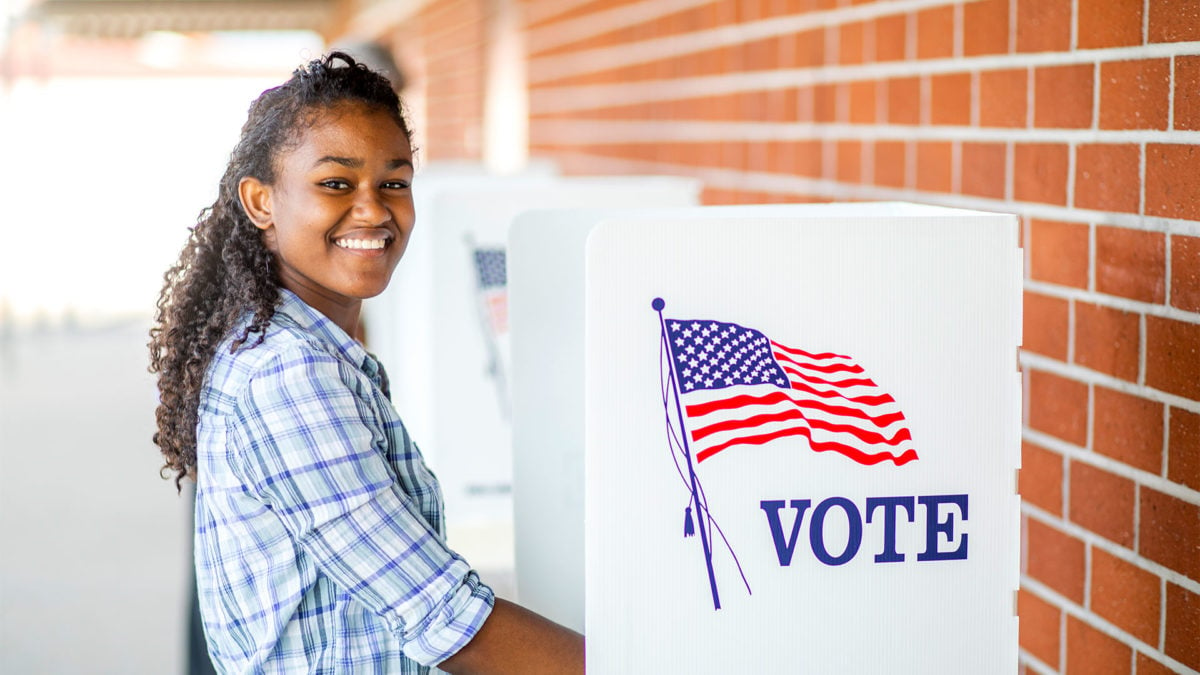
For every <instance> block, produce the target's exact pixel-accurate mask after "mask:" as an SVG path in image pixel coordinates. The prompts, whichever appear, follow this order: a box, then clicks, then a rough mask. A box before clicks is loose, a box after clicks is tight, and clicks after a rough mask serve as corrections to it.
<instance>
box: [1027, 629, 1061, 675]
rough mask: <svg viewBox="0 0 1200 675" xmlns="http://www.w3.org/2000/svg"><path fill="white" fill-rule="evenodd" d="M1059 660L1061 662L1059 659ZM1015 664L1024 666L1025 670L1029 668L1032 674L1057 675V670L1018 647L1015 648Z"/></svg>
mask: <svg viewBox="0 0 1200 675" xmlns="http://www.w3.org/2000/svg"><path fill="white" fill-rule="evenodd" d="M1060 637H1061V636H1060ZM1060 656H1061V655H1060ZM1059 660H1060V661H1061V659H1059ZM1017 662H1018V663H1020V664H1022V665H1024V666H1025V667H1026V668H1030V667H1031V668H1032V670H1033V671H1034V672H1036V673H1038V675H1058V670H1056V669H1054V668H1051V667H1050V666H1048V665H1046V664H1045V663H1044V662H1043V661H1042V660H1041V659H1039V658H1038V657H1036V656H1034V655H1033V654H1031V653H1030V652H1029V650H1027V649H1025V648H1024V647H1021V646H1020V645H1018V646H1017Z"/></svg>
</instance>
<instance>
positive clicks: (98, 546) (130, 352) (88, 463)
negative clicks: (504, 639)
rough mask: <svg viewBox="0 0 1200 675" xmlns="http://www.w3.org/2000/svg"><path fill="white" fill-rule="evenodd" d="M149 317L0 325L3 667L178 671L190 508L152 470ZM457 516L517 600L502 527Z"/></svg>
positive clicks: (463, 541) (469, 545) (492, 574)
mask: <svg viewBox="0 0 1200 675" xmlns="http://www.w3.org/2000/svg"><path fill="white" fill-rule="evenodd" d="M148 326H149V320H148V319H127V320H121V321H112V322H109V323H107V324H105V325H101V326H89V327H71V326H49V327H43V328H40V329H37V328H30V329H22V330H20V331H14V330H13V329H12V328H11V326H10V327H8V328H5V327H4V326H0V672H3V673H120V674H122V675H136V674H138V673H147V674H154V675H160V674H162V673H173V672H181V671H182V668H183V663H184V661H183V649H184V629H185V618H186V607H185V604H184V603H185V599H186V592H187V584H188V583H189V577H188V565H189V564H190V560H189V559H188V555H189V541H190V537H191V523H190V520H189V518H190V512H189V504H188V502H187V499H186V495H187V493H186V491H185V493H184V497H180V496H177V495H176V493H175V488H174V485H173V483H171V482H170V481H166V480H161V479H160V478H159V476H158V469H159V467H160V466H161V464H162V462H161V459H160V456H159V453H158V448H157V447H155V446H154V444H153V443H152V442H151V440H150V439H151V435H152V434H153V432H154V407H155V404H156V391H155V386H154V380H153V378H152V376H151V375H150V374H149V373H148V372H147V371H146V361H147V352H146V347H145V345H146V341H147V328H148ZM464 525H466V526H465V527H459V528H457V529H456V528H454V527H452V529H451V534H450V538H451V541H452V542H454V545H455V546H456V547H458V549H459V550H460V551H461V552H463V553H464V554H465V555H466V556H467V558H468V560H472V561H475V564H476V565H477V566H478V567H481V568H482V569H481V574H482V576H483V578H484V580H485V581H487V582H489V583H491V584H492V585H493V586H494V587H495V589H496V591H497V592H498V593H499V594H500V595H502V596H505V597H509V598H512V597H514V595H515V593H514V590H513V578H514V577H513V574H512V570H511V559H512V554H511V546H512V534H511V526H509V527H508V529H507V530H503V529H502V530H501V531H499V532H497V531H496V529H495V528H489V529H488V530H486V531H484V530H476V529H475V528H472V527H471V526H470V525H469V524H464Z"/></svg>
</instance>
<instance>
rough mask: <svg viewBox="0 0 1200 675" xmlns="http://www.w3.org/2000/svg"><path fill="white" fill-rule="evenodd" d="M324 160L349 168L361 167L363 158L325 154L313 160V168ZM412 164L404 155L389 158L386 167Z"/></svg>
mask: <svg viewBox="0 0 1200 675" xmlns="http://www.w3.org/2000/svg"><path fill="white" fill-rule="evenodd" d="M326 162H332V163H334V164H340V165H342V166H344V167H346V168H349V169H361V168H362V167H363V165H364V162H363V160H361V159H358V158H356V157H335V156H333V155H325V156H324V157H322V158H321V159H318V160H317V161H316V162H313V168H316V167H318V166H321V165H322V164H325V163H326ZM412 165H413V163H412V160H410V159H405V158H404V157H397V158H396V159H393V160H389V161H388V163H387V167H388V170H389V171H390V170H392V169H399V168H400V167H402V166H408V167H411V166H412Z"/></svg>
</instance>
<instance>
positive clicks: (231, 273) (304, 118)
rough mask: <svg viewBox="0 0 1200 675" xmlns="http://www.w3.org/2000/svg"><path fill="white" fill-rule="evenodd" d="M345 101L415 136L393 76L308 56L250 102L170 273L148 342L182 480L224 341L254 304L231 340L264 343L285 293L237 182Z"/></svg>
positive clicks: (341, 57) (271, 161)
mask: <svg viewBox="0 0 1200 675" xmlns="http://www.w3.org/2000/svg"><path fill="white" fill-rule="evenodd" d="M343 102H359V103H364V104H367V105H369V106H372V107H376V108H378V109H381V110H385V111H387V112H388V113H390V114H391V115H392V116H393V117H394V119H395V121H396V124H397V125H398V126H399V127H400V129H401V130H402V131H403V132H404V134H405V135H406V136H408V137H409V140H410V141H411V139H412V134H411V133H410V131H409V127H408V124H407V123H406V121H405V119H404V114H403V112H402V110H401V105H400V99H399V97H398V96H397V95H396V92H395V91H394V90H393V89H392V85H391V83H389V82H388V80H387V78H385V77H383V76H382V75H379V74H378V73H375V72H373V71H371V70H369V69H368V68H367V67H366V66H364V65H362V64H360V63H358V62H357V61H355V60H354V58H353V57H351V56H349V55H348V54H345V53H343V52H336V51H335V52H330V53H329V54H327V55H325V56H323V57H321V58H319V59H316V60H314V61H311V62H309V63H308V64H307V65H305V66H303V67H301V68H298V69H297V70H296V71H295V72H294V73H292V77H291V79H289V80H288V81H287V82H285V83H284V84H282V85H280V86H278V87H275V88H274V89H268V90H267V91H264V92H263V93H262V94H261V95H260V96H259V97H258V98H257V99H256V100H255V101H254V103H252V104H251V105H250V112H249V115H248V116H247V119H246V123H245V125H243V126H242V135H241V138H240V140H238V143H237V145H236V146H234V148H233V152H232V153H230V155H229V166H228V167H227V168H226V169H225V175H224V176H222V177H221V184H220V188H219V192H218V194H217V200H216V201H215V202H213V205H212V206H210V207H208V208H206V209H204V210H203V211H201V212H200V217H199V218H198V219H197V221H196V225H195V226H194V227H192V228H191V235H190V236H189V237H188V241H187V244H185V245H184V247H183V251H182V252H181V253H180V254H179V261H178V262H176V263H175V265H174V266H172V267H171V269H169V270H167V273H166V274H165V275H163V281H164V283H163V289H162V293H161V295H160V296H159V299H158V304H157V308H158V309H157V312H156V313H155V317H154V319H155V325H154V327H153V328H151V329H150V345H149V346H150V372H152V373H157V374H158V392H159V404H158V409H157V410H156V411H155V417H156V418H157V421H158V431H157V432H156V433H155V434H154V443H155V444H156V445H158V447H159V449H160V450H162V453H163V458H164V459H165V460H166V464H164V465H163V468H162V474H163V476H164V477H167V472H168V471H174V472H175V486H176V488H177V489H178V488H179V487H180V484H181V481H182V480H183V478H184V477H185V476H193V477H194V475H195V469H196V424H197V421H198V419H199V415H198V408H199V404H200V392H201V388H202V387H203V385H204V375H205V371H207V369H208V365H209V363H210V362H211V361H212V357H213V354H214V353H215V352H216V349H217V345H218V344H219V343H220V342H221V341H222V340H224V339H225V337H226V335H227V334H228V333H229V331H230V330H231V329H232V328H233V327H234V325H235V324H236V323H237V321H238V320H239V319H240V318H241V317H242V316H243V315H246V314H248V313H249V314H251V315H252V318H251V319H250V321H249V323H248V324H247V325H246V327H245V328H244V329H243V330H242V331H241V333H240V334H239V335H237V336H236V337H235V339H234V341H233V347H232V349H233V350H237V349H238V348H241V347H245V348H252V347H254V346H256V345H258V344H259V343H260V342H262V339H263V334H264V331H265V329H266V326H267V323H268V322H269V321H270V320H271V317H272V316H273V315H274V314H275V307H276V304H277V303H278V300H279V280H278V277H277V273H276V268H275V260H274V257H273V256H272V254H271V253H270V252H269V251H268V250H267V248H266V246H265V245H264V244H263V242H262V238H261V233H260V231H259V230H258V229H257V228H256V227H255V226H254V225H253V223H251V222H250V219H249V218H248V217H247V216H246V213H245V211H243V210H242V205H241V201H240V199H239V197H238V185H239V183H240V182H241V180H242V179H243V178H246V177H248V176H249V177H254V178H257V179H258V180H260V181H262V182H263V183H265V184H268V185H271V184H273V183H274V181H275V173H276V171H275V169H276V167H275V160H276V158H277V157H278V155H279V153H280V151H281V150H284V149H286V148H288V147H290V146H291V145H292V144H295V143H297V142H298V141H299V139H300V137H301V134H302V132H303V130H304V128H305V127H306V126H307V125H308V123H309V122H311V121H312V118H313V116H314V115H315V114H317V113H319V112H321V111H322V110H326V109H328V108H330V107H332V106H335V105H337V104H339V103H343ZM254 336H257V339H254Z"/></svg>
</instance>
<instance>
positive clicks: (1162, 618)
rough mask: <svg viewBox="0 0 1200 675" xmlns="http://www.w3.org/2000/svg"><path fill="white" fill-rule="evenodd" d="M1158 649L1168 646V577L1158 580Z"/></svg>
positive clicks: (1164, 648)
mask: <svg viewBox="0 0 1200 675" xmlns="http://www.w3.org/2000/svg"><path fill="white" fill-rule="evenodd" d="M1158 603H1159V604H1158V649H1159V651H1165V650H1166V648H1167V579H1166V577H1162V578H1160V579H1159V580H1158Z"/></svg>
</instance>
